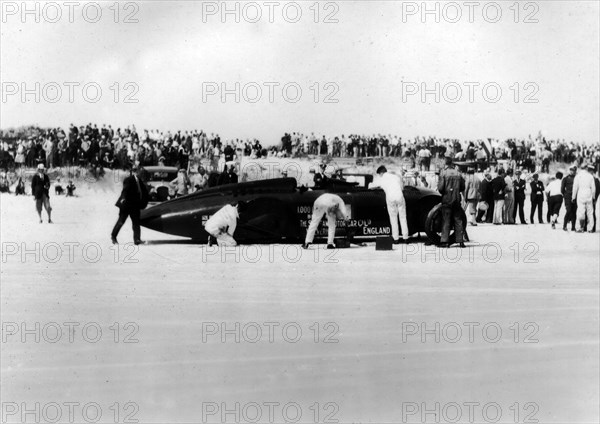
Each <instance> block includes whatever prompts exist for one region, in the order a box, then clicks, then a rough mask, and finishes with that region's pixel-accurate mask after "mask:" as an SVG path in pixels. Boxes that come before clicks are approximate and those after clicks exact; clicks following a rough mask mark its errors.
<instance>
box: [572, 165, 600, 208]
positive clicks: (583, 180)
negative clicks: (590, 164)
mask: <svg viewBox="0 0 600 424" xmlns="http://www.w3.org/2000/svg"><path fill="white" fill-rule="evenodd" d="M595 195H596V184H595V182H594V177H593V176H592V174H590V173H589V172H588V171H587V170H582V171H581V172H578V173H577V175H576V176H575V180H574V181H573V200H577V201H578V202H591V201H593V200H594V196H595Z"/></svg>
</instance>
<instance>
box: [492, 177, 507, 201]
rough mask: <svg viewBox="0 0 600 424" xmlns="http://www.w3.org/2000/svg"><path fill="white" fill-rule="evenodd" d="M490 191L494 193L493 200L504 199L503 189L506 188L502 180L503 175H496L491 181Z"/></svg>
mask: <svg viewBox="0 0 600 424" xmlns="http://www.w3.org/2000/svg"><path fill="white" fill-rule="evenodd" d="M491 184H492V191H493V193H494V200H503V199H504V194H505V193H504V189H505V188H506V181H504V176H501V175H498V176H497V177H496V178H494V179H493V180H492V182H491Z"/></svg>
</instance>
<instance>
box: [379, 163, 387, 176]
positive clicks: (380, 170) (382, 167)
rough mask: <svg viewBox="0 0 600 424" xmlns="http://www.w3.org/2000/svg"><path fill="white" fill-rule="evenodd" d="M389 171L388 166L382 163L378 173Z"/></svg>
mask: <svg viewBox="0 0 600 424" xmlns="http://www.w3.org/2000/svg"><path fill="white" fill-rule="evenodd" d="M386 172H387V168H386V167H385V166H383V165H381V166H380V167H379V168H377V173H378V174H383V173H386Z"/></svg>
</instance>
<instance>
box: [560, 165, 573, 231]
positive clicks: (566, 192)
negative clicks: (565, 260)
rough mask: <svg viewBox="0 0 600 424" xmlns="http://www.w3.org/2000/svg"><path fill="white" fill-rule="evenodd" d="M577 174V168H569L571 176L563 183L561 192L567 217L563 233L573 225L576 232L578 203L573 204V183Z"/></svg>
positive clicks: (564, 221) (563, 180)
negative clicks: (568, 226)
mask: <svg viewBox="0 0 600 424" xmlns="http://www.w3.org/2000/svg"><path fill="white" fill-rule="evenodd" d="M576 173H577V166H575V165H573V166H571V167H570V168H569V175H567V176H566V177H565V178H563V179H562V181H561V186H560V191H561V193H562V195H563V199H564V201H565V209H566V210H567V211H566V213H565V217H564V220H563V231H567V225H568V224H569V223H571V231H575V221H576V218H577V202H573V181H574V180H575V174H576Z"/></svg>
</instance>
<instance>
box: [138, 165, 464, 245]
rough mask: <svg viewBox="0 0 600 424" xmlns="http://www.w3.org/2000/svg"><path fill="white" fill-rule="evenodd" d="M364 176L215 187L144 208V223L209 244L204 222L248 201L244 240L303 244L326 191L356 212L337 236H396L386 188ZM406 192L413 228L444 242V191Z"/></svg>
mask: <svg viewBox="0 0 600 424" xmlns="http://www.w3.org/2000/svg"><path fill="white" fill-rule="evenodd" d="M363 177H364V178H362V180H363V185H361V184H360V183H359V182H353V183H350V182H345V181H341V180H332V179H330V180H327V182H326V184H324V185H323V186H321V187H319V188H316V189H307V188H306V187H298V186H297V183H296V179H294V178H278V179H271V180H261V181H252V182H244V183H238V184H229V185H223V186H218V187H213V188H210V189H207V190H203V191H200V192H196V193H193V194H190V195H187V196H184V197H179V198H176V199H173V200H170V201H167V202H164V203H160V204H158V205H155V206H152V207H150V208H148V209H145V210H143V211H142V214H141V224H142V226H144V227H146V228H149V229H152V230H155V231H159V232H162V233H166V234H171V235H176V236H181V237H187V238H191V239H193V240H194V241H196V242H198V243H206V241H207V239H208V234H207V233H206V231H204V224H205V223H206V221H207V220H208V218H209V217H210V216H211V215H213V214H214V213H215V212H217V211H218V210H219V209H221V208H222V207H223V206H225V205H226V204H236V203H240V202H243V208H241V210H242V212H241V213H240V218H239V220H238V225H237V228H236V230H235V234H234V235H233V236H234V238H235V240H236V241H237V242H238V243H240V244H258V243H278V242H286V243H297V242H302V241H303V240H304V237H305V235H306V231H307V228H308V225H309V224H310V218H311V213H312V207H313V204H314V202H315V200H316V199H317V197H319V196H320V195H321V194H323V193H334V194H337V195H339V196H340V197H341V198H342V199H343V200H344V202H345V204H346V208H347V211H348V213H349V215H350V220H349V221H348V222H347V223H345V222H344V221H341V222H339V223H338V224H339V225H337V230H336V237H346V236H350V237H351V238H353V239H359V240H360V239H374V238H376V237H378V236H390V235H391V227H390V220H389V215H388V212H387V207H386V202H385V193H384V192H383V190H380V189H375V190H371V189H368V188H367V187H368V183H369V182H370V181H371V180H372V176H370V175H367V176H363ZM359 179H360V178H359ZM404 197H405V199H406V205H407V212H406V215H407V221H408V229H409V233H410V234H411V235H414V234H417V233H425V234H426V235H427V237H428V238H429V240H430V241H431V242H432V243H436V244H437V243H439V241H440V234H441V228H442V217H441V204H440V202H441V195H440V194H439V193H438V192H437V191H434V190H431V189H426V188H417V187H411V186H406V187H405V188H404ZM462 221H463V228H466V223H467V219H466V216H465V214H464V213H462ZM322 227H323V228H319V230H318V232H317V238H319V237H322V236H326V234H327V228H326V227H325V226H322ZM452 238H453V235H452V234H451V239H452ZM451 241H452V240H451Z"/></svg>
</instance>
